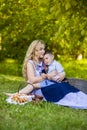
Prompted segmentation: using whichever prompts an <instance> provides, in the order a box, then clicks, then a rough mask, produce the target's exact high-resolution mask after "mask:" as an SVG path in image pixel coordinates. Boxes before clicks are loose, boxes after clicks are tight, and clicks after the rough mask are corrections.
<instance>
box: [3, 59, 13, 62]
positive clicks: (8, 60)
mask: <svg viewBox="0 0 87 130" xmlns="http://www.w3.org/2000/svg"><path fill="white" fill-rule="evenodd" d="M5 62H6V63H15V60H14V59H5Z"/></svg>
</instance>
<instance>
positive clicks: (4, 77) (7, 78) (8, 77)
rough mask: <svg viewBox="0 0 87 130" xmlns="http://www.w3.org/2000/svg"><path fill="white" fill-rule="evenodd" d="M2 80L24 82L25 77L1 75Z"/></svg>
mask: <svg viewBox="0 0 87 130" xmlns="http://www.w3.org/2000/svg"><path fill="white" fill-rule="evenodd" d="M0 79H6V80H11V81H23V80H24V79H23V77H19V76H12V75H3V74H0Z"/></svg>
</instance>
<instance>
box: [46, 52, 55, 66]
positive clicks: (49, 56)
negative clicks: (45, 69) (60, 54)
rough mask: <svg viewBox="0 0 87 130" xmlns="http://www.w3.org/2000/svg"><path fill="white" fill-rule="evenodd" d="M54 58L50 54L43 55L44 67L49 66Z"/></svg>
mask: <svg viewBox="0 0 87 130" xmlns="http://www.w3.org/2000/svg"><path fill="white" fill-rule="evenodd" d="M53 59H54V56H53V55H51V54H45V55H44V63H45V64H46V65H50V64H51V63H52V62H53Z"/></svg>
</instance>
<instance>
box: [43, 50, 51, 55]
mask: <svg viewBox="0 0 87 130" xmlns="http://www.w3.org/2000/svg"><path fill="white" fill-rule="evenodd" d="M46 54H50V55H53V53H52V51H51V50H46V51H45V55H46Z"/></svg>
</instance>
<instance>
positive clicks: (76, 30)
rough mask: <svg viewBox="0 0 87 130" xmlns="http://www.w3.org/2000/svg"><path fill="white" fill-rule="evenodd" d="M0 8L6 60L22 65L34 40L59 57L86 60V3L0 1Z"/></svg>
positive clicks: (1, 42) (76, 0)
mask: <svg viewBox="0 0 87 130" xmlns="http://www.w3.org/2000/svg"><path fill="white" fill-rule="evenodd" d="M0 5H1V6H0V17H1V20H0V39H1V40H0V51H1V52H2V51H3V52H4V56H3V58H4V57H10V58H14V59H17V60H18V61H19V62H20V63H22V62H23V58H24V55H25V52H26V49H27V47H28V46H29V44H30V43H31V42H32V41H33V40H34V39H42V40H44V41H45V43H46V45H47V46H48V47H49V48H50V49H52V50H53V51H54V53H55V55H56V56H57V55H58V54H59V55H66V54H67V55H71V56H72V57H74V58H77V56H78V55H79V54H80V53H81V54H82V55H83V57H87V47H86V44H87V31H86V30H87V13H86V12H87V1H86V0H80V1H79V0H73V1H71V0H61V1H60V0H57V1H56V0H45V1H43V0H37V1H36V0H29V1H28V0H15V1H13V0H1V1H0ZM0 59H1V58H0Z"/></svg>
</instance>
